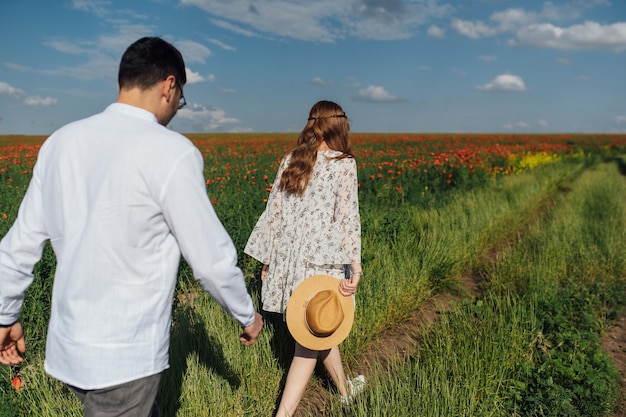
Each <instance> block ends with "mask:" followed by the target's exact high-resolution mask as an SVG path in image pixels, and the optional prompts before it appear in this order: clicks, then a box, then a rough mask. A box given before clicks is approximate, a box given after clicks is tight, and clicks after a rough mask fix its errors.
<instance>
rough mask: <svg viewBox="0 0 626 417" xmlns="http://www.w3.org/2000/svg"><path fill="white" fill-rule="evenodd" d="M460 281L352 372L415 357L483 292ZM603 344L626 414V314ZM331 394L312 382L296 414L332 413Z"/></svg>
mask: <svg viewBox="0 0 626 417" xmlns="http://www.w3.org/2000/svg"><path fill="white" fill-rule="evenodd" d="M560 191H561V193H566V192H567V191H568V190H567V189H562V190H560ZM554 203H555V200H554V199H552V198H548V199H546V200H545V201H543V202H542V203H541V204H540V207H537V208H536V209H535V210H534V215H533V216H530V217H528V216H524V217H526V218H528V219H533V220H531V222H533V221H536V219H538V218H539V217H541V216H543V215H544V214H545V213H546V212H547V211H549V210H550V209H551V207H552V206H553V204H554ZM529 227H530V224H529V223H523V224H520V225H519V228H518V229H517V230H513V231H510V233H509V234H508V235H507V236H504V237H503V239H502V240H501V241H500V242H497V243H496V244H495V245H494V246H493V247H492V248H491V250H489V251H488V253H487V254H486V256H485V258H484V259H483V262H484V263H491V262H495V260H496V259H497V257H498V256H499V255H502V254H503V252H506V251H507V250H508V249H509V248H510V246H511V245H512V244H514V240H515V237H517V238H519V236H521V235H524V234H525V233H526V232H527V231H528V228H529ZM459 284H460V286H461V288H462V294H461V295H460V296H454V295H451V294H440V295H437V296H435V297H434V298H433V299H432V300H431V301H430V302H428V303H427V304H426V305H425V306H423V307H422V308H420V309H418V310H416V311H414V312H413V313H412V314H411V316H410V317H409V318H408V319H407V320H405V321H404V322H402V323H400V324H398V325H397V326H395V327H393V328H391V329H389V330H388V331H387V332H385V333H384V334H382V335H380V336H379V337H378V338H377V339H376V341H375V342H373V343H372V344H371V345H370V346H369V348H368V349H367V350H366V351H365V352H363V353H362V355H361V356H360V357H361V361H360V363H359V365H358V367H355V368H353V369H352V371H353V372H355V374H356V373H362V374H364V375H368V374H369V375H371V374H372V373H373V372H376V369H378V370H379V369H381V368H382V369H386V368H387V367H388V366H387V365H388V364H390V362H391V361H392V360H393V361H397V360H398V359H400V360H403V359H404V360H408V359H410V358H411V357H412V356H414V355H415V354H416V353H417V352H418V350H419V348H420V345H421V341H422V335H423V334H424V332H425V331H427V330H428V328H429V327H430V326H432V324H434V323H435V322H436V320H437V319H438V317H439V316H440V315H441V313H443V312H445V311H449V310H450V309H452V308H453V307H452V302H456V301H461V300H463V299H467V298H469V299H473V298H475V297H477V296H478V295H480V277H479V276H478V275H477V274H476V273H472V272H469V273H467V274H465V275H463V276H462V277H461V278H460V282H459ZM601 346H602V347H603V348H604V349H605V350H606V352H608V354H609V355H610V356H611V358H612V359H613V361H614V363H615V366H616V368H617V370H618V371H619V372H620V374H621V375H622V383H621V399H620V401H619V402H618V404H617V406H616V410H615V412H614V414H613V415H612V417H626V315H625V316H623V317H622V318H621V319H620V320H619V321H618V322H616V323H614V324H613V325H612V326H611V327H610V328H609V330H608V332H607V334H606V335H605V336H604V337H603V338H602V340H601ZM331 395H332V394H331V393H330V391H329V390H328V389H327V387H324V386H322V384H320V383H313V384H311V385H309V387H308V388H307V392H306V393H305V396H304V398H303V399H302V402H301V405H300V407H298V410H297V411H296V415H295V417H303V416H311V415H315V416H328V415H330V414H329V410H330V404H331V402H332V401H333V400H336V399H333V398H332V397H331Z"/></svg>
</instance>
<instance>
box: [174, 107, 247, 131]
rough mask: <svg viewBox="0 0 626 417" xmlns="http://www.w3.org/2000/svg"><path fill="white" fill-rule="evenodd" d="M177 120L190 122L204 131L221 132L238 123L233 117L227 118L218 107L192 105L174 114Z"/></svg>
mask: <svg viewBox="0 0 626 417" xmlns="http://www.w3.org/2000/svg"><path fill="white" fill-rule="evenodd" d="M176 117H177V118H178V119H184V120H188V121H190V122H191V123H192V124H193V125H194V126H198V127H200V128H201V129H206V130H222V128H223V127H224V126H225V125H228V124H233V123H239V120H238V119H236V118H234V117H229V116H227V115H226V112H225V111H224V110H222V109H220V108H219V107H204V106H201V105H199V104H192V105H190V106H187V107H185V108H183V109H181V110H179V111H178V113H176Z"/></svg>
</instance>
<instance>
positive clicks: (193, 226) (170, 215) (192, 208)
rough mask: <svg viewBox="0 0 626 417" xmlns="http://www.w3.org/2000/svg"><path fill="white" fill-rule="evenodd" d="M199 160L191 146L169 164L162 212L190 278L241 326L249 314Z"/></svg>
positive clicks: (231, 248) (233, 251)
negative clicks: (169, 168) (172, 163)
mask: <svg viewBox="0 0 626 417" xmlns="http://www.w3.org/2000/svg"><path fill="white" fill-rule="evenodd" d="M203 169H204V162H203V159H202V155H201V154H200V152H199V151H198V150H197V149H196V148H193V149H192V150H191V151H190V152H187V153H186V154H184V155H183V156H182V157H181V158H180V159H179V160H178V163H176V164H175V166H174V168H173V169H172V172H171V173H170V176H169V178H168V179H167V181H166V183H165V185H164V186H163V188H162V192H161V197H160V201H161V202H162V207H163V214H164V216H165V221H166V222H167V224H168V226H169V228H170V230H171V232H172V234H173V235H174V237H175V238H176V240H177V242H178V246H179V247H180V250H181V254H182V256H183V257H184V258H185V260H186V261H187V263H188V264H189V266H190V267H191V269H192V271H193V274H194V277H195V279H197V280H198V281H199V282H200V284H201V286H202V288H203V289H204V290H205V291H207V292H209V293H210V294H211V296H212V297H213V298H214V299H215V300H216V301H217V302H218V303H219V305H220V306H222V308H224V310H226V311H227V312H228V314H230V316H231V317H232V318H233V319H234V320H235V321H237V322H238V323H239V324H240V325H242V326H248V325H250V324H252V323H253V322H254V319H255V310H254V306H253V304H252V299H251V297H250V295H249V294H248V291H247V289H246V286H245V280H244V277H243V273H242V272H241V269H240V268H239V267H238V266H237V251H236V249H235V246H234V244H233V242H232V239H231V238H230V236H229V234H228V232H227V231H226V229H225V228H224V226H223V225H222V223H221V221H220V220H219V218H218V217H217V215H216V213H215V210H214V209H213V206H212V205H211V202H210V201H209V197H208V195H207V192H206V185H205V181H204V176H203Z"/></svg>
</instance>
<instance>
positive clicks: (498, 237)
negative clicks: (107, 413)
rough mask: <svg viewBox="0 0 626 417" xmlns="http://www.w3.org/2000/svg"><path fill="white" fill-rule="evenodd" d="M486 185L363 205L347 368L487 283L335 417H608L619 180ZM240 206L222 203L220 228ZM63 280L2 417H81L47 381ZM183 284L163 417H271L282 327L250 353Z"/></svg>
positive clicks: (32, 301)
mask: <svg viewBox="0 0 626 417" xmlns="http://www.w3.org/2000/svg"><path fill="white" fill-rule="evenodd" d="M270 181H271V180H270ZM485 181H486V182H481V183H476V184H474V183H472V184H469V185H467V187H459V188H456V189H455V190H454V191H448V192H445V193H444V192H442V191H441V192H439V191H438V192H436V193H433V194H432V195H430V196H429V197H428V198H426V200H427V202H428V203H427V204H422V203H420V204H417V203H416V204H409V203H407V202H404V203H402V202H400V204H398V205H397V206H394V207H389V208H388V209H383V208H382V206H381V205H380V202H377V199H371V201H369V200H368V199H366V201H369V202H366V203H364V204H362V207H361V208H362V221H363V262H364V271H365V276H364V280H363V283H362V286H361V288H360V289H359V293H358V297H357V316H356V321H355V325H354V328H353V331H352V333H351V335H350V336H349V337H348V339H347V340H346V341H345V342H344V343H343V344H342V346H341V348H342V351H343V353H344V357H345V358H346V363H347V365H348V367H349V368H351V367H354V366H356V365H358V363H359V361H361V360H363V357H362V352H364V351H366V350H367V348H368V346H369V345H370V343H372V342H373V341H374V340H375V339H376V338H377V337H378V336H380V335H381V334H382V333H383V332H384V331H385V330H386V329H388V328H390V327H393V326H395V325H396V324H397V323H399V322H401V321H402V320H404V319H405V318H407V317H408V316H409V315H410V314H411V313H412V312H414V311H415V310H417V309H418V308H419V307H420V306H422V305H423V304H424V303H426V302H428V301H429V300H430V299H431V297H432V296H433V295H434V294H437V293H446V292H451V293H453V294H457V295H462V294H463V293H462V290H461V288H460V287H459V285H458V278H459V276H460V275H461V274H466V273H473V274H476V273H478V274H480V275H481V276H482V277H483V279H484V282H483V283H482V285H483V287H484V289H485V290H486V292H485V294H484V296H482V297H481V298H480V299H478V300H475V301H473V300H466V301H464V302H461V303H459V304H458V305H456V307H455V308H454V309H453V310H452V311H451V312H449V313H446V314H444V315H443V316H442V319H441V321H439V322H438V323H437V324H436V325H435V326H434V327H433V328H432V329H430V330H429V331H428V332H426V333H425V335H424V340H423V343H422V346H421V347H420V349H419V351H418V353H417V354H416V355H415V357H413V358H411V359H410V360H409V361H403V360H400V359H397V360H396V361H394V362H392V365H391V369H380V368H379V369H377V370H376V369H375V371H374V372H372V374H371V375H368V378H369V385H368V389H367V390H366V392H365V393H364V395H362V396H361V397H359V398H358V400H357V401H356V403H355V404H354V406H353V407H352V408H349V409H344V408H341V407H340V405H339V404H338V401H337V402H335V403H332V404H331V405H330V406H329V407H330V409H329V414H330V415H354V416H378V415H380V416H386V415H393V416H415V415H419V416H447V415H450V416H500V415H502V416H505V415H506V416H511V415H520V416H523V415H528V416H531V415H533V416H534V415H537V416H539V415H563V416H565V415H598V416H600V415H604V414H606V413H607V412H608V411H610V407H611V400H612V399H613V398H614V395H613V392H614V389H615V386H616V381H615V370H614V368H613V367H612V365H611V364H610V361H608V359H607V357H606V355H605V354H603V353H602V352H601V351H599V349H598V337H599V336H600V335H601V333H602V331H603V329H605V327H606V322H607V320H609V319H611V318H614V317H616V314H617V313H618V311H619V309H620V308H621V306H622V305H623V304H624V299H623V294H624V287H623V274H624V261H623V259H624V255H625V251H626V249H625V245H626V243H624V242H625V241H624V239H623V237H624V236H623V235H624V230H625V220H626V217H625V216H626V210H625V208H624V194H625V193H624V191H625V190H624V187H625V185H624V179H623V178H622V177H621V176H620V174H619V171H618V170H617V165H616V164H615V163H614V162H608V163H601V161H599V160H597V159H595V160H594V159H589V158H582V159H580V158H577V159H573V160H567V159H566V160H564V161H561V162H558V163H554V164H551V165H546V166H543V167H541V168H536V169H533V170H530V171H528V172H525V173H523V174H520V175H514V176H509V177H498V178H495V179H488V180H485ZM10 192H14V190H13V189H11V190H10ZM381 195H382V194H381ZM225 196H226V194H224V198H226V197H225ZM259 196H261V194H260V195H259ZM220 198H222V197H220ZM235 203H236V202H229V201H228V200H223V205H220V204H222V203H220V204H218V205H217V206H216V209H218V214H220V212H219V210H223V211H229V210H230V208H231V207H230V206H229V205H228V204H235ZM257 203H258V202H257ZM257 203H254V204H253V206H254V207H252V206H250V207H248V206H247V205H246V206H245V207H244V206H242V207H241V210H240V211H239V212H238V213H240V214H242V216H241V217H242V218H240V219H237V218H236V216H233V215H231V216H230V217H228V216H227V217H226V222H225V224H226V225H227V228H229V231H230V230H231V229H230V228H237V229H238V230H237V232H236V233H233V234H236V236H237V238H236V239H235V241H236V244H237V246H238V249H240V250H241V247H242V245H243V243H244V241H245V239H244V238H243V236H246V235H247V234H248V233H249V230H250V229H251V228H252V225H253V224H254V221H253V220H251V218H254V216H255V215H258V214H260V213H257V214H255V213H256V210H260V209H262V205H259V204H257ZM7 206H9V207H13V206H11V205H7ZM250 211H252V213H251V212H250ZM220 215H221V214H220ZM246 216H247V217H246ZM248 217H250V218H248ZM233 230H234V229H233ZM494 251H495V252H494ZM494 253H497V256H496V257H495V259H493V254H494ZM241 265H242V268H243V269H244V272H245V274H246V276H247V277H248V285H249V288H250V290H251V293H252V294H253V298H254V300H255V303H257V305H258V298H259V282H258V281H257V280H256V279H255V278H252V277H253V276H254V275H255V272H256V271H258V265H257V264H256V263H255V262H254V261H251V260H250V259H249V258H247V257H242V263H241ZM53 266H54V256H53V254H52V253H51V251H50V249H49V248H47V249H46V252H45V256H44V260H43V261H42V262H41V263H40V264H38V266H37V274H36V279H35V282H34V284H33V286H32V287H31V288H30V289H29V294H28V296H27V300H28V301H27V304H26V305H25V309H24V313H23V316H22V319H23V321H24V323H25V324H26V326H25V327H26V331H27V341H28V348H29V354H28V362H27V365H26V366H24V367H23V376H24V381H25V387H24V389H22V390H20V391H19V392H15V391H14V390H13V389H12V388H11V387H10V385H8V382H7V381H8V380H9V376H10V375H9V373H10V370H9V368H7V367H0V381H1V382H0V404H1V405H0V415H2V416H27V415H41V416H60V415H63V416H65V415H68V416H73V415H80V406H79V404H78V402H77V401H76V399H75V398H74V397H73V396H72V394H71V393H69V392H68V390H67V389H66V388H65V387H63V385H62V384H60V383H58V382H56V381H54V380H53V379H51V378H49V377H47V376H46V375H45V373H44V372H43V343H44V340H45V330H46V326H47V318H48V315H49V312H48V307H47V305H48V304H47V301H46V299H47V297H49V295H48V294H49V291H50V284H51V282H52V278H53V277H52V271H53ZM180 271H181V277H180V280H179V286H178V288H177V294H176V295H177V299H176V300H174V302H175V308H174V317H173V327H172V340H171V348H170V357H171V359H170V363H171V368H170V369H169V370H167V371H166V372H165V373H164V376H163V380H162V384H161V388H160V391H159V396H158V399H159V403H160V406H161V409H162V412H163V415H164V416H190V417H191V416H194V417H195V416H199V415H202V416H245V415H249V416H270V415H271V413H272V410H273V409H274V407H275V404H276V402H277V400H278V398H279V396H280V391H281V388H282V384H283V382H284V381H283V380H284V377H285V373H286V370H287V368H288V364H289V359H290V356H291V354H292V351H291V344H290V343H291V342H290V339H289V337H288V336H287V332H286V329H285V328H284V324H283V323H282V322H281V320H280V319H276V318H275V317H271V316H266V328H265V330H264V332H263V333H262V335H261V337H260V338H259V340H258V342H257V344H256V345H255V346H254V347H252V348H244V347H243V346H241V344H240V343H239V341H238V335H239V332H240V329H239V328H238V326H237V325H236V324H235V323H234V322H233V321H232V319H230V318H229V317H228V316H227V315H226V314H225V313H224V312H223V311H222V310H221V309H220V308H219V306H218V305H217V304H216V303H215V302H214V301H213V300H212V299H211V297H210V296H209V295H208V294H205V293H203V292H201V290H200V288H199V286H198V285H197V284H196V283H195V281H193V279H192V277H191V275H190V272H189V269H188V267H186V266H185V265H184V264H183V265H182V266H181V270H180ZM564 301H567V302H564ZM546 352H547V353H546ZM318 382H319V381H317V380H316V381H313V383H318ZM595 392H598V393H600V394H601V395H603V396H604V398H598V397H599V395H600V394H598V395H594V393H595ZM544 394H545V396H544ZM582 398H584V399H585V401H586V404H587V408H584V407H583V406H582V405H581V404H582V403H581V400H580V399H582ZM604 399H606V400H604ZM558 400H562V404H560V403H559V404H557V403H556V401H558ZM603 400H604V401H603ZM546 407H549V408H550V410H552V411H551V412H552V414H547V411H546ZM514 413H517V414H514ZM542 413H543V414H542ZM576 413H578V414H576ZM594 413H595V414H594ZM603 413H604V414H603Z"/></svg>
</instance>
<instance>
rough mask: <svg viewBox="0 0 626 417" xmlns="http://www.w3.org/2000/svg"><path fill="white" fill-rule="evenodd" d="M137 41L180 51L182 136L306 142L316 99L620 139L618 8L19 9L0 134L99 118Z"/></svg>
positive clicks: (618, 0) (489, 4) (623, 65)
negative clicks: (274, 136) (295, 135)
mask: <svg viewBox="0 0 626 417" xmlns="http://www.w3.org/2000/svg"><path fill="white" fill-rule="evenodd" d="M142 36H160V37H162V38H164V39H166V40H168V41H170V42H171V43H173V44H174V45H175V46H176V47H177V48H179V49H180V50H181V52H182V53H183V56H184V58H185V62H186V66H187V74H188V82H187V85H186V86H185V97H186V98H187V102H188V106H187V107H186V108H184V109H183V110H181V111H179V112H178V114H177V116H176V117H175V118H174V119H173V121H172V122H171V123H170V128H172V129H174V130H177V131H180V132H183V133H187V132H296V131H300V130H301V128H302V127H303V126H304V123H305V121H306V116H307V114H308V110H309V109H310V107H311V105H312V104H313V103H315V102H316V101H318V100H321V99H327V100H333V101H336V102H337V103H339V104H340V105H341V106H342V107H343V108H344V110H345V111H346V112H347V114H348V116H349V118H350V122H351V128H352V131H355V132H482V133H492V132H505V133H530V132H532V133H552V132H580V133H587V132H598V133H600V132H601V133H617V132H626V1H623V0H570V1H552V2H545V1H533V0H528V1H512V0H465V1H446V0H315V1H311V0H134V1H121V0H58V1H48V0H39V1H37V0H32V1H17V0H11V1H3V2H2V4H1V5H0V39H2V42H1V44H0V134H49V133H51V132H52V131H53V130H55V129H57V128H59V127H60V126H62V125H63V124H65V123H68V122H70V121H73V120H76V119H80V118H83V117H86V116H89V115H91V114H93V113H97V112H99V111H101V110H103V109H104V108H105V107H106V106H107V105H108V104H109V103H111V102H113V101H115V98H116V96H117V87H116V80H117V66H118V63H119V59H120V57H121V55H122V53H123V52H124V50H125V49H126V47H127V46H128V45H129V44H131V43H132V42H133V41H135V40H136V39H138V38H140V37H142Z"/></svg>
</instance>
